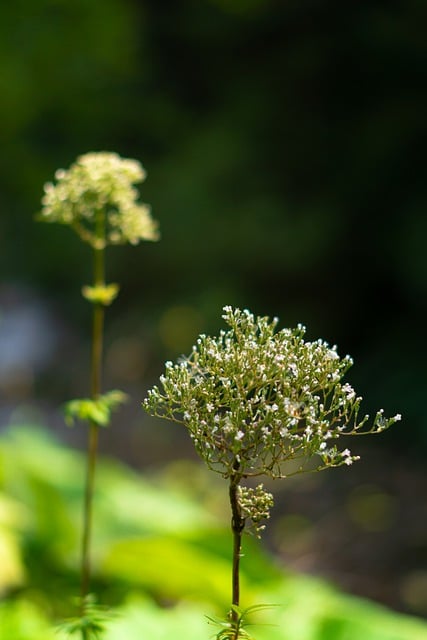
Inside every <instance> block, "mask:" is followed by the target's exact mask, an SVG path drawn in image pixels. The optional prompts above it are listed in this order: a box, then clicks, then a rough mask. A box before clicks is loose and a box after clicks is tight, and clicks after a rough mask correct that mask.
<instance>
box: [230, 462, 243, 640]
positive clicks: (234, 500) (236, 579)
mask: <svg viewBox="0 0 427 640" xmlns="http://www.w3.org/2000/svg"><path fill="white" fill-rule="evenodd" d="M234 467H235V470H236V472H237V470H238V467H239V465H238V463H237V461H236V463H235V465H234ZM240 479H241V478H240V475H239V474H238V473H235V474H233V475H232V476H231V477H230V488H229V497H230V506H231V529H232V532H233V560H232V572H231V588H232V593H231V603H232V604H233V605H235V606H236V607H239V606H240V558H241V554H242V534H243V530H244V528H245V519H244V518H242V514H241V509H240V505H239V499H238V487H239V483H240ZM230 618H231V621H232V622H233V623H234V624H235V628H236V635H235V639H234V640H237V637H238V622H239V614H238V612H236V611H234V610H233V609H232V610H231V613H230Z"/></svg>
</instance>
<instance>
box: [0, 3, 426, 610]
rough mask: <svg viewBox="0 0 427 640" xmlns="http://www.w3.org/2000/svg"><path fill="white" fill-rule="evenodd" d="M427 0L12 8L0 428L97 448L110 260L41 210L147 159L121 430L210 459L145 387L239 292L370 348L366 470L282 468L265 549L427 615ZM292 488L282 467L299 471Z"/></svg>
mask: <svg viewBox="0 0 427 640" xmlns="http://www.w3.org/2000/svg"><path fill="white" fill-rule="evenodd" d="M426 19H427V7H426V5H425V3H424V2H422V1H421V0H405V2H404V1H403V0H400V1H399V0H395V1H393V0H387V1H380V0H377V1H374V0H367V1H365V2H363V1H357V2H356V1H351V0H349V1H348V2H345V3H342V2H333V1H332V0H323V1H319V0H197V1H195V0H174V1H171V0H163V1H162V2H161V3H160V2H157V1H156V0H144V1H143V2H136V0H103V2H102V4H101V3H97V2H93V0H73V2H71V1H69V0H36V1H34V0H18V1H16V2H14V3H7V4H3V5H2V7H1V9H0V137H1V146H2V149H3V152H2V154H1V156H0V205H1V217H0V426H1V428H4V427H6V426H7V425H10V424H15V423H16V424H17V423H19V422H23V421H24V422H25V421H27V422H28V421H30V422H31V421H32V422H37V423H40V424H43V425H45V426H47V427H48V428H49V429H51V430H53V431H55V432H56V433H57V434H59V435H60V437H61V438H62V439H63V441H64V442H65V443H69V444H71V445H73V446H76V447H82V446H84V442H85V433H84V429H76V430H73V431H71V430H67V428H65V427H64V426H63V420H62V415H61V410H60V405H61V403H63V402H64V401H66V400H68V399H70V398H73V397H75V396H81V395H86V394H87V388H88V377H89V376H88V360H89V344H90V333H91V317H90V312H91V309H90V306H89V305H88V304H87V303H86V302H85V301H84V300H83V299H82V297H81V295H80V289H81V286H82V285H84V284H87V283H89V282H90V281H91V267H92V265H91V255H90V252H89V250H88V249H87V248H86V247H84V246H83V245H81V243H80V242H79V240H78V238H77V237H74V236H73V234H72V233H71V232H70V230H69V229H68V228H62V227H60V226H55V225H52V226H50V225H49V226H48V225H42V224H39V223H37V222H36V221H35V216H36V214H37V212H38V210H39V209H40V200H41V197H42V192H43V184H44V183H45V182H46V181H49V180H52V179H53V175H54V172H55V170H56V169H57V168H59V167H63V168H67V167H68V166H69V165H70V164H71V163H72V162H73V161H74V160H75V158H76V156H78V155H80V154H82V153H85V152H88V151H97V150H108V151H116V152H118V153H119V154H121V155H122V156H126V157H134V158H136V159H138V160H140V161H141V162H142V164H143V165H144V167H145V168H146V170H147V172H148V178H147V181H146V182H145V183H144V184H143V185H142V188H141V197H142V200H143V201H144V202H147V203H149V204H150V205H151V206H152V210H153V216H154V217H155V218H156V219H157V220H158V221H159V223H160V227H161V233H162V239H161V241H160V242H159V243H158V244H157V243H156V244H151V243H145V244H142V245H139V246H138V247H136V248H134V247H120V248H112V249H109V251H108V255H107V259H108V279H109V281H111V282H118V283H120V285H121V292H120V296H119V298H118V300H117V301H116V302H115V304H114V305H113V306H112V307H111V309H109V310H108V315H107V325H106V351H105V387H106V389H109V388H115V387H117V388H121V389H123V390H125V391H127V392H128V393H129V394H130V395H131V398H132V400H131V402H130V403H129V404H128V405H127V407H126V409H125V410H124V411H123V412H122V413H121V414H120V419H118V420H117V422H116V425H115V427H114V428H112V429H111V430H109V431H108V432H105V434H104V433H103V436H104V438H103V442H102V449H103V451H104V452H105V453H107V454H108V453H114V454H115V455H116V456H118V457H119V459H121V460H123V461H125V462H128V463H130V464H131V465H133V466H134V467H135V468H136V469H138V470H144V471H150V470H157V469H159V468H161V467H162V465H164V464H165V463H167V462H170V461H173V460H175V459H176V458H177V451H178V452H179V455H180V456H181V457H182V458H187V457H188V458H192V457H194V456H193V453H192V450H191V447H190V445H189V443H188V441H187V437H186V434H185V433H181V432H180V430H179V429H178V428H177V427H173V426H169V425H168V424H162V423H159V422H158V421H154V420H152V419H150V418H148V416H145V415H144V414H143V412H142V410H141V409H140V402H141V401H142V399H143V398H144V396H145V393H146V390H147V388H148V387H150V386H151V385H152V384H154V383H155V382H156V380H157V379H158V376H159V374H160V373H161V372H162V369H163V362H164V360H165V359H171V360H174V359H175V358H176V357H177V356H179V355H180V354H182V353H188V352H189V351H190V350H191V346H192V344H193V343H194V341H195V338H196V337H197V335H198V333H200V332H205V333H215V332H217V331H218V330H219V329H220V328H221V327H222V321H221V309H222V307H223V306H224V305H225V304H229V305H232V306H240V307H246V308H249V309H250V310H251V311H253V312H254V313H255V314H259V315H270V316H279V318H280V324H281V326H293V325H295V324H296V323H297V322H301V323H303V324H305V325H306V326H307V335H308V337H309V338H310V339H317V338H318V337H322V338H324V339H325V340H327V341H328V342H330V343H331V344H335V343H336V344H338V350H339V353H341V354H342V355H344V354H346V353H350V354H351V355H352V356H353V358H354V360H355V366H354V369H353V370H352V371H351V372H350V375H349V381H350V382H351V383H352V384H354V386H355V387H356V389H357V391H358V393H360V394H361V395H363V396H364V398H365V408H366V411H374V410H376V409H378V408H380V407H383V408H384V410H385V412H386V413H387V414H389V415H393V414H394V413H397V412H400V413H402V415H403V421H402V423H399V424H398V425H396V426H395V427H394V428H393V429H392V430H391V431H390V432H387V433H386V434H384V435H382V436H381V437H378V438H374V437H373V438H369V439H366V440H365V439H363V442H360V441H356V442H353V441H352V442H351V444H352V445H353V446H352V450H354V452H355V453H357V452H361V453H362V461H361V462H360V463H358V464H357V465H355V466H354V468H352V469H351V470H347V469H346V470H345V471H344V470H338V471H336V472H335V473H334V472H333V471H332V472H330V473H328V474H319V476H316V477H315V478H310V479H300V480H298V481H296V480H295V481H292V484H291V482H290V483H289V485H288V486H287V487H283V486H281V487H276V486H275V487H274V490H275V492H277V496H278V498H277V507H276V510H275V515H274V518H273V522H272V526H271V527H270V534H269V536H267V544H268V545H269V546H270V548H271V549H272V551H273V553H275V554H278V556H280V557H281V558H282V560H283V562H284V563H285V564H286V565H287V566H290V567H292V568H296V569H297V570H301V571H306V572H308V573H313V574H318V575H322V576H326V577H327V578H328V579H331V580H332V581H333V582H334V583H335V584H338V585H339V586H341V587H342V588H344V589H346V590H347V591H350V592H352V593H357V594H361V595H366V596H369V597H371V598H373V599H375V600H377V601H378V602H382V603H385V604H387V605H389V606H392V607H394V608H396V609H398V610H401V611H406V612H410V613H413V614H417V615H422V616H427V595H426V594H427V505H426V500H425V496H426V495H427V478H426V474H425V457H426V454H427V417H426V414H425V407H424V402H425V383H426V373H425V362H426V356H427V347H426V341H425V337H424V329H423V326H424V321H423V320H422V319H423V318H424V317H425V314H426V306H427V304H426V301H427V296H426V292H427V259H426V249H425V245H426V240H425V237H426V234H427V216H426V212H427V175H426V173H427V168H426V167H427V165H426V162H425V158H424V156H425V147H426V138H427V136H426V133H427V125H426V116H425V114H426V106H427V105H426V103H427V90H426V80H427V77H426V69H427V66H426V64H427V40H426V35H425V24H426ZM282 484H283V483H282Z"/></svg>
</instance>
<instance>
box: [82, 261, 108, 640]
mask: <svg viewBox="0 0 427 640" xmlns="http://www.w3.org/2000/svg"><path fill="white" fill-rule="evenodd" d="M104 281H105V264H104V249H94V284H95V287H97V286H103V285H104V284H105V282H104ZM104 315H105V311H104V306H103V305H102V304H100V303H94V306H93V321H92V322H93V325H92V327H93V328H92V354H91V376H90V387H91V397H92V399H93V400H96V399H97V398H98V397H99V395H100V393H101V375H102V353H103V333H104ZM98 439H99V426H98V425H97V424H96V423H94V422H93V421H92V422H90V423H89V435H88V447H87V459H86V484H85V494H84V504H83V533H82V547H81V585H80V597H81V616H82V617H83V616H84V614H85V606H86V598H87V596H88V594H89V588H90V577H91V558H90V544H91V534H92V511H93V508H92V507H93V496H94V487H95V469H96V459H97V452H98ZM82 640H89V637H88V631H87V630H86V629H85V628H84V627H82Z"/></svg>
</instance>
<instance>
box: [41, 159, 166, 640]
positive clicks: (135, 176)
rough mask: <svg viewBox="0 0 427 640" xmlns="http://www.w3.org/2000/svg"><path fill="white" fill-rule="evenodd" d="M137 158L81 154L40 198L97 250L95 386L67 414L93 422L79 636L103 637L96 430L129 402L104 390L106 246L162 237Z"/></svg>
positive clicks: (108, 292) (108, 293)
mask: <svg viewBox="0 0 427 640" xmlns="http://www.w3.org/2000/svg"><path fill="white" fill-rule="evenodd" d="M145 175H146V174H145V171H144V169H143V168H142V166H141V165H140V164H139V162H137V161H135V160H130V159H124V158H120V156H118V155H117V154H115V153H107V152H99V153H88V154H86V155H82V156H80V157H79V158H78V159H77V161H76V162H75V163H74V164H73V165H72V166H71V167H70V169H69V170H67V171H65V170H63V169H60V170H58V171H57V172H56V174H55V177H56V184H53V183H47V184H46V185H45V188H44V191H45V193H44V197H43V200H42V204H43V208H42V211H41V214H40V220H42V221H44V222H58V223H60V224H65V225H69V226H71V227H72V228H73V229H74V230H75V231H76V232H77V234H78V235H79V237H80V238H81V240H82V241H83V242H86V243H88V244H89V245H90V246H91V248H92V250H93V259H94V278H93V284H92V285H91V286H85V287H83V289H82V294H83V296H84V298H86V300H88V301H89V302H90V303H91V304H92V305H93V329H92V357H91V389H90V397H89V398H83V399H77V400H72V401H71V402H69V403H68V404H67V406H66V409H65V412H66V417H67V420H68V421H69V422H71V423H72V421H73V420H74V419H79V420H86V421H87V422H88V423H89V439H88V448H87V467H86V485H85V496H84V508H83V535H82V548H81V590H80V615H79V620H80V622H79V621H78V620H77V621H76V620H74V621H73V623H72V625H71V626H69V627H68V628H69V630H70V631H71V632H75V631H81V637H82V640H90V638H92V637H93V638H98V635H99V633H100V632H101V630H102V625H101V624H100V622H99V618H98V614H97V612H96V608H95V607H94V604H93V601H92V599H91V598H89V590H90V573H91V561H90V541H91V528H92V502H93V493H94V482H95V468H96V458H97V450H98V439H99V428H100V427H106V426H108V425H109V423H110V416H111V412H112V410H113V409H115V408H117V407H118V406H119V405H120V404H121V403H123V402H124V401H125V394H123V393H122V392H121V391H117V390H115V391H110V392H108V393H105V394H103V395H102V394H101V391H102V359H103V328H104V315H105V307H106V306H108V305H110V304H111V303H112V302H113V300H114V299H115V298H116V296H117V294H118V291H119V287H118V285H117V284H107V283H106V282H105V249H106V247H107V246H108V245H114V244H125V243H130V244H133V245H136V244H138V243H139V241H140V240H151V241H155V240H157V239H158V230H157V225H156V223H155V222H154V221H153V220H152V218H151V215H150V209H149V207H148V205H146V204H141V203H140V202H138V196H139V193H138V190H137V189H136V187H135V184H138V183H140V182H142V181H143V180H144V179H145Z"/></svg>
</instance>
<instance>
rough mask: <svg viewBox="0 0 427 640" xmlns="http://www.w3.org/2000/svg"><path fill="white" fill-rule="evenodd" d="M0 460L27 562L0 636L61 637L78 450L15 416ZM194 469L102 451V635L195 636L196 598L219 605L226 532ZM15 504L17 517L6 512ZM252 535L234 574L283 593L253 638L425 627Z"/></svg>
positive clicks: (80, 464) (265, 592) (72, 568)
mask: <svg viewBox="0 0 427 640" xmlns="http://www.w3.org/2000/svg"><path fill="white" fill-rule="evenodd" d="M0 469H1V474H0V488H1V490H2V492H3V493H4V494H5V495H6V496H7V497H8V500H9V505H10V513H11V518H10V531H11V534H12V535H13V536H14V539H15V540H16V543H17V546H18V549H19V556H18V557H19V561H20V563H21V565H22V567H23V569H24V570H25V571H24V574H23V575H22V582H21V588H20V590H19V592H14V591H13V590H12V591H10V592H9V593H8V592H7V585H3V586H2V589H3V599H2V601H1V602H0V637H2V638H3V637H4V638H14V640H39V639H40V640H51V638H52V640H53V639H54V638H58V640H66V638H67V636H66V635H65V634H64V633H63V632H61V633H54V631H53V627H54V625H55V621H56V620H57V619H58V618H61V617H62V616H63V615H64V613H63V612H64V609H65V608H66V607H67V606H68V605H67V602H68V600H69V599H70V598H71V596H72V594H73V593H74V589H75V583H76V577H77V573H78V563H77V548H78V544H79V541H78V536H77V534H76V532H75V527H74V525H73V522H75V521H76V518H77V517H78V514H79V512H80V497H79V495H80V478H81V476H82V473H83V469H84V459H83V457H82V454H80V453H78V452H76V451H71V450H67V449H66V448H65V447H64V446H63V445H60V444H59V443H58V442H57V441H56V440H55V439H53V438H52V436H51V435H50V434H49V433H48V432H47V431H44V430H41V429H40V428H36V427H34V426H31V427H30V426H28V427H25V428H24V427H22V426H18V425H15V426H14V427H11V428H9V429H8V430H7V431H6V432H3V434H2V436H1V437H0ZM200 472H202V470H200ZM164 473H165V474H167V470H165V472H164ZM194 473H195V470H194V471H193V472H191V471H190V469H189V471H188V473H187V474H185V476H184V477H183V480H184V479H185V478H187V482H186V483H184V482H183V483H182V485H181V488H180V489H179V490H177V488H176V487H174V486H172V487H170V484H169V481H168V480H167V481H166V482H165V483H163V482H162V481H161V477H159V478H157V479H155V478H148V477H143V476H140V475H139V474H137V473H135V472H134V471H132V470H131V469H129V468H127V467H125V466H123V465H121V464H119V463H117V462H113V461H111V460H102V459H101V460H100V465H99V475H98V478H99V482H98V489H97V501H96V510H97V521H98V522H99V523H100V526H99V527H98V530H97V531H96V532H95V546H96V549H97V557H96V563H95V577H96V584H97V585H99V586H102V590H103V594H104V600H105V601H106V602H107V603H108V604H109V605H110V606H114V608H115V611H116V613H117V615H116V616H115V617H114V618H113V619H112V620H111V622H110V623H109V625H108V629H107V634H106V639H107V640H129V638H133V637H139V636H141V637H149V638H150V639H151V640H164V638H165V637H168V634H169V635H171V637H175V638H177V640H181V639H182V640H184V639H185V640H193V639H194V640H200V637H202V636H203V635H205V636H206V635H207V634H208V633H209V627H207V624H206V621H204V620H203V617H202V616H201V615H200V610H201V609H202V611H204V612H205V613H207V614H208V615H210V616H211V617H214V616H215V613H216V611H220V610H221V609H222V608H223V606H224V602H226V600H227V592H228V571H227V563H228V560H227V556H228V532H227V530H226V528H225V527H223V526H222V525H218V522H217V520H216V518H215V516H214V514H213V513H210V512H209V511H208V510H207V509H206V506H204V504H201V503H200V501H197V500H196V499H195V498H194V497H192V495H193V487H192V478H193V477H194ZM166 478H167V475H166ZM18 513H19V514H20V516H19V518H17V517H16V515H14V516H13V517H12V514H18ZM138 544H139V545H140V547H139V548H138ZM154 545H156V549H155V550H154ZM248 545H249V546H248V553H249V554H250V558H251V562H250V563H249V562H244V563H243V565H242V574H243V576H244V587H245V592H246V597H247V599H248V602H249V604H252V603H256V602H260V601H269V602H280V603H283V606H281V607H277V608H275V610H274V614H273V615H271V614H270V617H271V620H270V622H272V623H273V625H272V626H264V625H263V624H262V623H263V622H264V620H263V618H262V616H261V614H260V615H259V616H257V619H256V621H257V622H260V625H259V626H257V627H256V636H257V638H259V640H285V638H286V640H291V639H292V640H293V638H297V639H298V640H359V639H360V638H361V637H363V638H366V640H423V639H424V637H425V636H426V633H427V628H426V623H425V622H423V621H421V620H416V619H414V618H410V617H408V616H403V615H399V614H397V613H392V612H390V611H387V610H386V609H384V608H382V607H379V606H378V605H375V604H372V603H369V602H367V601H363V600H359V599H357V598H352V597H350V596H347V595H344V594H340V593H339V592H338V591H337V590H336V589H334V588H332V587H331V586H329V585H327V584H326V583H325V582H323V581H321V580H317V579H314V578H310V577H307V576H298V575H294V574H292V573H289V572H286V571H284V570H282V569H279V568H278V567H277V563H276V561H275V560H274V559H272V558H271V557H269V556H267V555H266V554H265V553H264V552H262V550H261V549H260V548H259V545H258V544H257V543H256V541H255V540H248ZM127 547H128V549H127ZM126 549H127V551H126ZM162 549H163V550H164V556H163V555H162V554H161V552H160V551H161V550H162ZM125 554H126V556H125ZM181 554H182V555H181ZM125 557H127V560H126V562H124V561H123V560H124V558H125ZM131 569H132V570H131ZM162 576H164V577H163V579H161V578H162ZM171 582H173V584H174V587H173V590H169V584H170V583H171ZM106 583H110V585H111V586H110V588H107V589H106V587H105V585H106ZM10 586H11V587H13V586H14V584H13V583H11V584H10ZM159 602H166V603H168V606H167V607H163V606H161V605H159V604H158V603H159ZM212 609H214V610H213V611H212Z"/></svg>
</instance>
